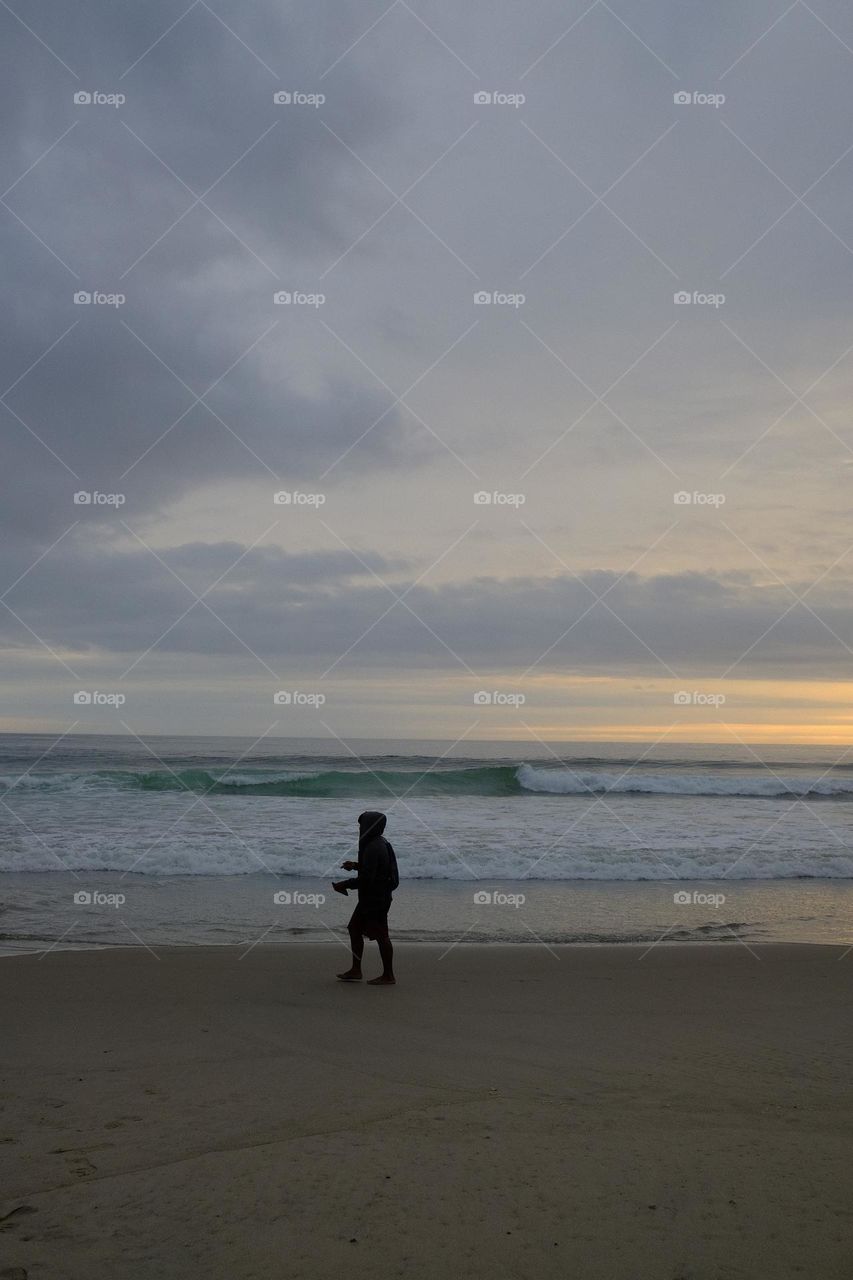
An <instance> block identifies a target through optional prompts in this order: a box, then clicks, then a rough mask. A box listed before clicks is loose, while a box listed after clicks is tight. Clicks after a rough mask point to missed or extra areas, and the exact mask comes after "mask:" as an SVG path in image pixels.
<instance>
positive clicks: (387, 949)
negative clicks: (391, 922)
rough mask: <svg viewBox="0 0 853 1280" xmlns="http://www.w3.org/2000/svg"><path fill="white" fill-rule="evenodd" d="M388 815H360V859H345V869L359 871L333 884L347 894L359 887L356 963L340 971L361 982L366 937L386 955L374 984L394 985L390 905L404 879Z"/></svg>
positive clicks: (353, 921)
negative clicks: (388, 827)
mask: <svg viewBox="0 0 853 1280" xmlns="http://www.w3.org/2000/svg"><path fill="white" fill-rule="evenodd" d="M386 821H387V819H386V817H385V814H384V813H375V812H374V811H372V810H370V811H368V812H367V813H362V814H359V818H358V862H349V861H347V862H342V863H341V866H342V867H343V869H344V871H357V872H358V875H357V877H356V878H355V879H354V880H338V881H336V882H334V883H333V884H332V888H333V889H334V890H335V891H336V892H337V893H342V894H344V895H346V892H347V890H348V889H357V890H358V906H357V907H356V909H355V911H354V912H353V913H352V916H351V918H350V922H349V925H348V926H347V928H348V929H349V937H350V946H351V948H352V965H351V966H350V968H349V969H347V971H346V973H339V974H338V977H339V978H340V979H341V980H342V981H343V982H360V981H361V978H362V973H361V957H362V955H363V954H364V939H365V938H371V939H372V940H374V941H376V942H378V943H379V955H380V956H381V958H382V975H381V977H379V978H371V979H370V983H371V985H372V986H390V985H392V984H393V983H394V982H396V978H395V977H394V948H393V947H392V946H391V939H390V937H389V936H388V908H389V907H390V906H391V895H392V893H393V892H394V890H395V889H396V888H397V886H398V885H399V883H400V877H399V874H398V872H397V858H396V855H395V853H394V847H393V845H392V844H391V842H390V840H386V839H385V837H384V836H383V834H382V832H383V831H384V830H385V823H386Z"/></svg>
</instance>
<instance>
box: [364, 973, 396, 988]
mask: <svg viewBox="0 0 853 1280" xmlns="http://www.w3.org/2000/svg"><path fill="white" fill-rule="evenodd" d="M367 985H368V986H369V987H395V986H396V985H397V979H396V978H394V977H391V976H389V975H388V974H384V973H383V974H382V976H381V977H380V978H370V979H369V981H368V983H367Z"/></svg>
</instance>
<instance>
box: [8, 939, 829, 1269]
mask: <svg viewBox="0 0 853 1280" xmlns="http://www.w3.org/2000/svg"><path fill="white" fill-rule="evenodd" d="M367 955H368V963H367V965H366V971H367V972H368V974H372V973H374V972H376V971H377V962H376V949H375V947H373V946H371V945H370V944H368V952H367ZM241 956H242V957H243V958H242V959H241V958H240V957H241ZM840 956H842V948H840V947H813V946H805V945H803V946H795V947H794V946H776V945H768V946H758V947H753V948H752V950H748V949H747V948H746V947H744V946H742V945H739V944H738V943H736V942H732V943H731V944H729V945H725V944H718V945H709V946H703V945H698V944H691V945H688V946H669V945H667V944H662V945H660V946H657V947H655V948H654V949H653V950H651V951H647V949H646V948H642V947H631V946H609V947H566V948H556V949H555V950H554V951H549V950H548V949H546V948H544V947H541V946H529V947H520V946H516V947H483V946H469V945H461V946H457V947H455V948H454V949H453V950H451V951H450V952H449V953H447V954H445V953H444V952H443V949H439V948H431V947H426V946H422V947H416V946H409V947H406V946H401V947H399V948H398V957H397V960H398V971H399V977H400V982H399V984H398V985H397V986H396V987H394V988H371V987H368V986H367V985H366V984H362V985H344V984H342V983H339V982H336V981H335V979H334V977H333V975H334V973H335V971H336V970H338V969H343V968H345V967H346V963H347V954H346V952H345V951H344V949H343V948H342V947H338V946H335V945H330V946H328V947H326V946H285V947H283V946H263V945H261V946H256V947H255V948H254V949H253V950H251V951H250V952H249V953H248V954H245V955H244V953H243V951H242V950H238V949H235V948H230V947H229V948H221V949H213V948H203V949H198V950H194V949H193V950H191V949H173V950H161V951H159V952H158V953H157V956H156V957H155V956H154V955H152V954H151V952H149V951H147V950H146V949H144V948H141V947H140V948H129V949H126V950H111V951H101V952H58V951H53V952H51V953H50V954H49V955H46V956H45V957H44V958H42V959H38V958H36V957H35V956H21V957H12V958H6V959H4V960H3V961H2V963H0V1025H2V1028H3V1035H2V1041H0V1061H1V1062H2V1075H3V1085H2V1107H3V1110H2V1119H0V1187H2V1191H0V1195H2V1197H3V1199H2V1200H0V1277H6V1276H8V1277H12V1276H14V1277H16V1278H18V1277H23V1276H24V1275H25V1274H26V1276H27V1277H28V1280H54V1278H56V1280H84V1278H85V1280H88V1278H89V1277H94V1276H99V1277H100V1276H108V1277H116V1280H137V1278H139V1280H141V1278H142V1277H145V1280H149V1278H150V1277H152V1276H157V1277H158V1278H160V1277H164V1278H165V1280H173V1278H174V1280H177V1278H178V1277H181V1278H186V1277H189V1278H190V1280H195V1277H199V1280H200V1278H201V1277H205V1278H206V1280H211V1278H212V1280H217V1278H219V1277H222V1280H225V1278H226V1277H227V1278H228V1280H249V1278H252V1280H254V1278H258V1280H266V1278H267V1277H270V1278H272V1277H276V1278H278V1277H281V1276H287V1277H303V1276H304V1277H323V1278H324V1280H328V1277H330V1276H340V1275H343V1274H346V1275H347V1276H351V1277H357V1278H358V1277H368V1276H369V1277H373V1278H374V1280H375V1278H376V1277H388V1276H394V1277H396V1276H401V1277H407V1278H411V1277H416V1278H417V1277H442V1278H443V1277H447V1276H451V1275H460V1276H466V1277H468V1276H471V1277H487V1276H488V1277H490V1278H491V1277H504V1276H511V1277H516V1276H518V1277H523V1278H524V1280H527V1278H528V1277H530V1278H532V1277H552V1276H553V1277H560V1278H561V1280H565V1278H566V1277H568V1276H581V1277H583V1278H584V1280H598V1278H599V1277H600V1278H601V1280H645V1277H648V1278H649V1280H678V1278H684V1280H688V1278H689V1280H706V1278H707V1280H721V1278H722V1280H728V1278H730V1277H743V1278H744V1280H746V1278H747V1277H748V1278H749V1280H760V1278H761V1277H765V1276H766V1277H768V1278H769V1277H773V1278H774V1280H779V1278H780V1277H794V1276H809V1277H811V1276H820V1277H821V1280H834V1278H835V1277H839V1280H840V1277H842V1276H843V1277H847V1276H849V1274H850V1258H851V1255H852V1254H853V1210H851V1205H853V1171H851V1166H853V1161H851V1158H850V1152H851V1137H853V1133H852V1132H851V1110H852V1109H853V1107H852V1106H851V1091H850V1080H851V1057H853V1054H851V1050H853V1016H851V1015H853V952H851V954H850V956H847V957H845V958H842V959H839V957H840ZM4 1268H6V1269H8V1270H4ZM15 1268H22V1269H23V1270H22V1271H20V1272H19V1271H17V1270H15Z"/></svg>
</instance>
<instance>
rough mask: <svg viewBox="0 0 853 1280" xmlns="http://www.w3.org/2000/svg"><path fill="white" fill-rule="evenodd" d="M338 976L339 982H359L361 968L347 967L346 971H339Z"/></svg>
mask: <svg viewBox="0 0 853 1280" xmlns="http://www.w3.org/2000/svg"><path fill="white" fill-rule="evenodd" d="M338 977H339V978H340V980H341V982H361V970H360V969H347V971H346V973H339V974H338Z"/></svg>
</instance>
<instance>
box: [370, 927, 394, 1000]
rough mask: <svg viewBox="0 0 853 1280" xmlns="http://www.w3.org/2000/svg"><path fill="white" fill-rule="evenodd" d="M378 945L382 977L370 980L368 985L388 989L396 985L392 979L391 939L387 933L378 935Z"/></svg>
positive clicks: (392, 949)
mask: <svg viewBox="0 0 853 1280" xmlns="http://www.w3.org/2000/svg"><path fill="white" fill-rule="evenodd" d="M376 941H377V942H378V943H379V955H380V957H381V959H382V976H381V977H380V978H371V979H370V982H369V983H368V985H369V986H371V987H390V986H393V985H394V983H396V981H397V979H396V978H395V977H394V948H393V947H392V945H391V939H390V937H389V936H388V931H387V930H386V931H385V933H382V934H380V935H379V937H378V938H377V939H376Z"/></svg>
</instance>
